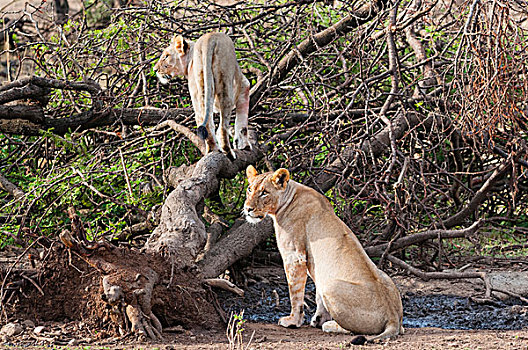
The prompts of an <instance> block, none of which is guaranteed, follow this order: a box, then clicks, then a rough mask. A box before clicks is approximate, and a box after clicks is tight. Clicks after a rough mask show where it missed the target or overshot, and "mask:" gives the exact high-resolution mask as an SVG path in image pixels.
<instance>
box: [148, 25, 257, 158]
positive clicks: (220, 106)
mask: <svg viewBox="0 0 528 350" xmlns="http://www.w3.org/2000/svg"><path fill="white" fill-rule="evenodd" d="M154 70H155V71H156V75H157V76H158V78H159V79H160V81H161V82H162V83H163V84H165V83H167V82H168V79H167V77H174V76H177V75H184V76H186V77H187V79H188V83H189V92H190V94H191V99H192V104H193V108H194V113H195V119H196V123H197V124H198V125H199V130H198V131H199V134H200V136H202V137H204V138H205V141H206V151H207V153H208V152H211V151H215V150H218V142H217V139H218V140H219V141H220V148H221V149H222V151H224V152H225V153H227V154H228V155H231V156H232V157H233V158H235V157H236V155H235V153H234V152H233V151H232V149H231V145H230V143H229V135H228V130H229V119H230V115H231V111H232V110H233V107H236V120H235V135H234V146H235V148H236V149H244V148H246V147H251V144H250V143H249V142H248V138H247V126H248V112H249V81H248V80H247V79H246V77H244V75H243V74H242V71H241V70H240V67H239V65H238V62H237V59H236V54H235V47H234V45H233V42H232V41H231V39H230V38H229V37H228V36H227V35H226V34H224V33H208V34H205V35H203V36H201V37H200V38H199V39H198V40H197V41H196V43H194V42H192V41H186V40H185V39H183V37H182V36H181V35H178V36H175V37H174V38H173V39H172V41H171V43H170V45H169V47H167V48H166V49H165V50H163V53H162V54H161V57H160V59H159V61H158V62H157V63H156V65H155V66H154ZM213 109H214V110H215V111H218V112H219V113H220V125H219V128H218V130H217V132H216V137H215V126H214V121H213V117H212V114H213Z"/></svg>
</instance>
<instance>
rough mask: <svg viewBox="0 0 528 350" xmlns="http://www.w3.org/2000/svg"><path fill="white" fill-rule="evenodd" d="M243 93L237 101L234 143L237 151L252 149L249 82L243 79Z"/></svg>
mask: <svg viewBox="0 0 528 350" xmlns="http://www.w3.org/2000/svg"><path fill="white" fill-rule="evenodd" d="M240 84H241V85H242V86H241V87H240V89H241V92H240V95H239V96H238V99H237V101H236V119H235V137H234V140H233V143H234V145H235V148H236V149H245V148H248V147H249V148H250V149H252V148H253V146H252V145H251V143H250V142H249V140H248V115H249V82H248V81H247V79H246V78H245V77H242V79H241V83H240Z"/></svg>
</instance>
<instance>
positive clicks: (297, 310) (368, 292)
mask: <svg viewBox="0 0 528 350" xmlns="http://www.w3.org/2000/svg"><path fill="white" fill-rule="evenodd" d="M246 173H247V177H248V181H249V185H248V189H247V198H246V201H245V203H244V214H245V216H246V219H247V220H248V221H249V222H252V223H256V222H259V221H260V220H262V219H263V218H264V217H265V216H266V215H269V216H271V217H272V219H273V222H274V225H275V233H276V236H277V245H278V247H279V251H280V254H281V256H282V260H283V262H284V269H285V271H286V278H287V279H288V288H289V292H290V301H291V313H290V315H289V316H286V317H282V318H281V319H280V320H279V325H281V326H284V327H299V326H301V325H302V323H303V319H304V313H303V303H304V289H305V288H304V287H305V284H306V276H307V273H308V274H309V275H310V277H311V278H312V279H313V281H314V282H315V287H316V301H317V310H316V312H315V314H314V316H313V317H312V320H311V325H312V326H314V327H320V326H322V328H323V331H325V332H352V333H355V334H375V335H377V336H375V337H372V338H371V339H368V340H369V341H372V340H375V339H383V338H387V337H391V336H395V335H398V334H402V333H403V327H402V314H403V308H402V303H401V298H400V293H399V292H398V289H397V288H396V286H395V285H394V283H393V282H392V280H391V279H390V277H389V276H388V275H387V274H385V273H384V272H383V271H381V270H379V269H378V268H377V267H376V266H375V265H374V263H372V261H371V260H370V259H369V257H368V256H367V254H366V253H365V251H364V250H363V247H362V246H361V244H360V243H359V241H358V239H357V238H356V236H355V235H354V234H353V233H352V231H351V230H350V229H349V228H348V227H347V226H346V225H345V223H344V222H343V221H341V220H340V219H339V218H338V217H337V216H336V215H335V213H334V210H333V208H332V206H331V204H330V203H329V202H328V200H327V199H326V198H325V197H324V196H323V195H321V194H319V193H318V192H317V191H315V190H313V189H312V188H310V187H307V186H304V185H302V184H300V183H298V182H295V181H293V180H290V174H289V172H288V170H286V169H279V170H277V171H275V172H273V173H272V172H270V173H265V174H261V175H258V173H257V171H256V170H255V168H254V167H253V166H251V165H250V166H249V167H248V168H247V170H246ZM332 319H333V320H332Z"/></svg>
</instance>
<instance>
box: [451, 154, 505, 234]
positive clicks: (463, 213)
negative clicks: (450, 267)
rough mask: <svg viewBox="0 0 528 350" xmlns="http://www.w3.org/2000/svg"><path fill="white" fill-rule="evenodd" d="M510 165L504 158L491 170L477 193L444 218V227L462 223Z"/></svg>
mask: <svg viewBox="0 0 528 350" xmlns="http://www.w3.org/2000/svg"><path fill="white" fill-rule="evenodd" d="M510 167H511V161H510V160H506V161H505V162H504V163H502V164H501V165H500V166H499V167H498V168H497V169H495V170H494V171H493V173H492V174H491V176H490V177H489V178H488V180H486V182H485V183H484V185H482V187H481V188H480V189H479V190H478V191H477V193H475V196H474V197H473V199H472V200H471V201H470V202H469V203H468V204H467V205H466V206H465V207H464V208H463V209H462V210H460V211H459V212H458V213H456V214H455V215H453V216H451V217H450V218H448V219H446V220H444V221H443V222H442V224H443V225H444V226H445V227H446V228H449V227H453V226H458V225H461V224H463V223H464V220H465V219H466V218H467V217H468V216H469V215H471V214H472V213H474V212H475V211H476V210H477V209H478V207H479V206H480V204H481V203H482V201H484V200H485V199H486V197H487V196H488V192H489V190H490V189H491V188H493V185H494V184H495V183H496V182H497V181H498V180H500V179H501V178H502V177H503V176H504V173H505V172H506V171H508V169H510Z"/></svg>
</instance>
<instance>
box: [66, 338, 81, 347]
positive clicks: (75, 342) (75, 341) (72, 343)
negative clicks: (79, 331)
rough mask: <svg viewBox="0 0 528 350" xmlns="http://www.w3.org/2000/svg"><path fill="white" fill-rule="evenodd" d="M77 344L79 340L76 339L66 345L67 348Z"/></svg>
mask: <svg viewBox="0 0 528 350" xmlns="http://www.w3.org/2000/svg"><path fill="white" fill-rule="evenodd" d="M77 344H79V340H78V339H72V340H70V341H69V342H68V345H69V346H75V345H77Z"/></svg>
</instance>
